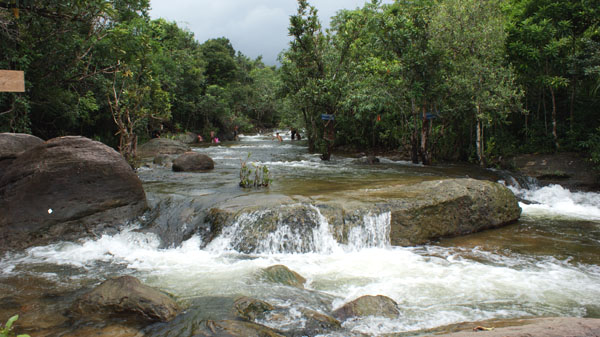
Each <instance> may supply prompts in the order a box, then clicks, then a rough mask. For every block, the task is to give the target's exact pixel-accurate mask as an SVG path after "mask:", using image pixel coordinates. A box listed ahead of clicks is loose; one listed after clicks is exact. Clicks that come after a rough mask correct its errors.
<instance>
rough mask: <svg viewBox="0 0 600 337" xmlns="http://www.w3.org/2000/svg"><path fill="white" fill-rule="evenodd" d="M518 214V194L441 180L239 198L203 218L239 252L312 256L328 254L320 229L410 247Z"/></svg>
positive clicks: (358, 240) (361, 242)
mask: <svg viewBox="0 0 600 337" xmlns="http://www.w3.org/2000/svg"><path fill="white" fill-rule="evenodd" d="M520 215H521V208H520V207H519V204H518V201H517V199H516V197H515V196H514V194H513V193H512V192H511V191H510V190H509V189H508V188H506V187H505V186H503V185H500V184H498V183H494V182H490V181H480V180H474V179H446V180H435V181H426V182H421V183H417V184H388V185H387V186H383V187H380V188H373V189H369V190H359V191H343V192H339V193H337V194H336V193H331V194H327V195H325V196H315V197H312V198H311V199H310V200H307V199H306V198H305V199H295V198H294V197H292V196H282V195H279V196H276V195H269V196H267V197H265V198H257V197H256V196H255V195H252V196H242V197H238V198H234V199H231V200H228V201H227V202H224V203H221V204H219V205H218V206H217V207H214V208H212V209H211V211H210V213H209V215H208V216H207V219H206V221H207V223H210V225H211V228H212V232H213V233H214V236H217V235H218V234H219V233H222V232H228V233H230V235H231V244H232V246H233V248H235V249H236V250H238V251H241V252H246V253H251V252H264V251H285V252H309V251H318V250H319V249H326V247H325V246H324V243H323V242H321V241H322V239H323V238H324V237H323V233H322V230H323V226H324V225H325V226H327V227H328V230H329V232H330V233H331V235H332V236H333V238H334V239H335V240H336V241H337V242H339V243H343V244H350V245H354V246H357V247H364V246H382V245H386V244H392V245H395V246H411V245H418V244H424V243H427V242H429V241H431V240H435V239H437V238H440V237H447V236H457V235H464V234H469V233H474V232H477V231H481V230H484V229H488V228H493V227H498V226H501V225H505V224H508V223H511V222H513V221H516V220H517V219H518V218H519V216H520ZM226 228H230V229H228V230H227V231H225V229H226ZM231 229H233V231H232V230H231ZM273 238H283V240H281V239H276V240H274V239H273Z"/></svg>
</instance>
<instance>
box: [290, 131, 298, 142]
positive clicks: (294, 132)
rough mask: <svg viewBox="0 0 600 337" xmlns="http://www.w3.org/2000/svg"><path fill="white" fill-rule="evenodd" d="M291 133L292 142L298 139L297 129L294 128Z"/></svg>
mask: <svg viewBox="0 0 600 337" xmlns="http://www.w3.org/2000/svg"><path fill="white" fill-rule="evenodd" d="M291 132H292V140H295V139H296V132H297V131H296V129H294V128H292V129H291Z"/></svg>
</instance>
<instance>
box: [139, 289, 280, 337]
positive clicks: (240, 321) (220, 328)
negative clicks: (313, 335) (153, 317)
mask: <svg viewBox="0 0 600 337" xmlns="http://www.w3.org/2000/svg"><path fill="white" fill-rule="evenodd" d="M272 308H273V306H271V305H270V304H268V303H266V302H263V301H260V300H257V299H252V298H248V297H238V298H232V297H204V298H198V299H195V300H193V302H192V303H191V306H190V308H188V309H187V310H186V311H185V312H184V313H183V314H181V315H179V316H177V317H176V318H175V319H173V320H172V321H170V322H167V323H156V324H153V325H151V326H149V327H148V328H146V329H145V330H144V336H147V337H187V336H190V337H191V336H215V337H216V336H219V337H221V336H227V337H246V336H256V337H259V336H260V337H280V336H283V334H281V333H280V332H278V331H276V330H274V329H271V328H269V327H266V326H264V325H261V324H258V323H255V322H251V321H249V318H253V319H256V318H257V317H259V316H261V315H262V314H263V313H264V312H267V311H269V310H272Z"/></svg>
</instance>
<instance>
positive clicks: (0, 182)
mask: <svg viewBox="0 0 600 337" xmlns="http://www.w3.org/2000/svg"><path fill="white" fill-rule="evenodd" d="M146 208H147V202H146V195H145V193H144V189H143V187H142V182H141V181H140V179H139V178H138V177H137V175H136V174H135V172H134V171H133V170H132V169H131V166H129V164H128V163H127V162H126V161H125V159H124V158H123V157H122V156H121V155H120V154H119V153H118V152H116V151H115V150H114V149H112V148H110V147H108V146H106V145H104V144H102V143H100V142H96V141H92V140H90V139H88V138H84V137H60V138H54V139H51V140H49V141H47V142H45V143H43V144H41V145H38V146H36V147H34V148H32V149H30V150H28V151H25V152H24V153H22V154H21V155H20V156H19V157H18V158H17V159H16V160H15V161H14V162H13V163H12V164H11V165H10V166H9V167H8V168H7V170H6V172H5V174H4V175H3V176H2V177H0V214H2V217H0V231H1V233H2V234H1V235H0V244H1V245H0V247H2V248H4V249H7V248H8V249H10V248H24V247H29V246H31V245H39V244H46V243H48V242H52V241H56V240H70V239H78V238H81V237H85V236H88V235H94V234H98V231H101V230H104V229H106V228H107V227H120V226H122V225H124V224H125V223H126V222H128V221H129V220H131V219H133V218H135V217H137V216H139V215H141V214H142V213H143V212H144V210H145V209H146ZM2 248H0V249H2Z"/></svg>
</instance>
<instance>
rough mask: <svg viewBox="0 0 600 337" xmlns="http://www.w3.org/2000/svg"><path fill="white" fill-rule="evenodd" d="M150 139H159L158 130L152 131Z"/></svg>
mask: <svg viewBox="0 0 600 337" xmlns="http://www.w3.org/2000/svg"><path fill="white" fill-rule="evenodd" d="M151 136H152V138H160V130H158V129H157V130H154V131H152V135H151Z"/></svg>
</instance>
